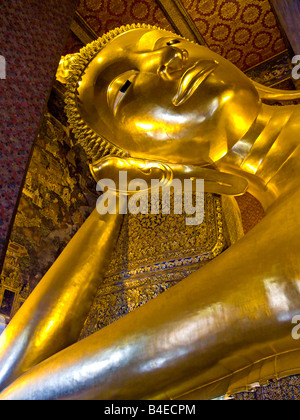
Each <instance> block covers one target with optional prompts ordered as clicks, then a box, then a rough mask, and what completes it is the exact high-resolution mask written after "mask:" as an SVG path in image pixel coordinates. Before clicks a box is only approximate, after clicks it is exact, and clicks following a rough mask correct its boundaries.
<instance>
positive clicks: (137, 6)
mask: <svg viewBox="0 0 300 420" xmlns="http://www.w3.org/2000/svg"><path fill="white" fill-rule="evenodd" d="M78 12H79V13H80V15H81V16H82V17H83V18H84V20H85V21H86V22H87V23H88V24H89V25H90V26H91V28H92V29H93V30H94V31H95V32H96V33H97V34H98V35H101V34H103V33H105V32H107V31H110V30H111V29H114V28H115V27H117V26H122V25H127V24H130V23H139V22H140V23H148V24H150V25H157V26H160V27H162V28H164V29H169V30H172V27H171V25H170V24H169V22H168V20H167V19H166V17H165V16H164V14H163V12H162V11H161V9H160V8H159V7H158V5H157V4H156V2H155V0H113V1H112V0H80V2H79V6H78Z"/></svg>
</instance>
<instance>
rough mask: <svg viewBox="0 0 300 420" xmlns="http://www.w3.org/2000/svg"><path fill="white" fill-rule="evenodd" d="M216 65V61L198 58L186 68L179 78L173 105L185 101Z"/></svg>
mask: <svg viewBox="0 0 300 420" xmlns="http://www.w3.org/2000/svg"><path fill="white" fill-rule="evenodd" d="M218 65H219V63H218V62H217V61H212V60H200V61H197V62H196V63H195V64H194V65H193V66H191V67H190V68H188V69H187V70H186V72H185V73H184V74H183V75H182V77H181V79H180V83H179V86H178V90H177V92H176V95H175V96H174V98H173V101H172V102H173V105H175V106H179V105H182V104H183V103H184V102H186V101H187V100H188V99H189V98H190V97H191V96H192V95H193V93H194V92H195V90H196V89H198V87H199V86H200V85H201V84H202V83H203V82H204V81H205V80H206V79H207V78H208V76H209V75H210V74H211V73H212V72H213V71H214V70H215V69H216V68H217V67H218Z"/></svg>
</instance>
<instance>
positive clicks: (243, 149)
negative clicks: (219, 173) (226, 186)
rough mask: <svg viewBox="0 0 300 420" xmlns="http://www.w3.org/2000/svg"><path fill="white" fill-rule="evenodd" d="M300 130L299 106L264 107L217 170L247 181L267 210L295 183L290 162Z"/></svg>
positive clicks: (250, 189)
mask: <svg viewBox="0 0 300 420" xmlns="http://www.w3.org/2000/svg"><path fill="white" fill-rule="evenodd" d="M299 130H300V105H297V106H268V105H265V104H263V105H262V108H261V112H260V114H259V115H258V117H257V119H256V121H255V122H254V124H253V125H252V127H251V128H250V130H249V131H248V132H247V133H246V135H245V136H244V137H243V138H242V139H241V140H240V141H238V142H237V143H236V144H235V146H234V147H233V148H232V149H231V150H230V151H229V152H228V153H227V155H226V156H224V157H223V158H222V159H221V160H220V161H219V162H218V163H217V166H218V167H219V168H220V169H221V170H225V171H227V172H231V173H235V174H239V175H243V176H244V177H246V178H247V179H248V182H249V192H250V193H252V194H253V195H254V196H256V197H257V198H258V199H259V200H260V201H261V202H262V205H263V206H264V207H265V208H268V207H269V206H270V205H271V204H272V202H274V200H276V199H277V198H278V197H279V196H280V195H282V194H283V193H284V192H285V191H286V190H287V189H288V188H290V187H291V186H292V183H293V182H294V179H291V177H292V178H294V177H293V171H294V170H295V167H294V166H295V159H291V158H292V157H294V156H295V155H296V154H299V147H298V146H299V144H300V141H299ZM298 161H299V160H298ZM297 165H299V166H298V169H299V170H300V162H299V164H297ZM283 181H284V182H283Z"/></svg>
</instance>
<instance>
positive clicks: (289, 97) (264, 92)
mask: <svg viewBox="0 0 300 420" xmlns="http://www.w3.org/2000/svg"><path fill="white" fill-rule="evenodd" d="M252 82H253V84H254V86H255V88H256V90H257V92H258V94H259V96H260V98H261V99H265V100H273V101H293V100H295V99H300V90H282V89H274V88H271V87H268V86H263V85H261V84H260V83H257V82H254V81H252Z"/></svg>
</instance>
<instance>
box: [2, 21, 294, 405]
mask: <svg viewBox="0 0 300 420" xmlns="http://www.w3.org/2000/svg"><path fill="white" fill-rule="evenodd" d="M67 73H68V72H67ZM68 77H69V81H68V98H67V102H68V105H67V110H68V113H69V121H70V123H71V125H72V126H73V129H74V131H75V133H76V135H77V137H78V140H79V142H81V144H83V145H84V147H85V149H86V150H87V153H88V154H89V157H90V158H91V160H92V163H91V170H92V172H93V174H94V177H95V179H96V180H98V179H101V178H102V177H103V173H105V174H106V175H107V173H109V175H110V176H111V177H114V176H116V174H117V172H118V169H120V168H124V166H125V167H126V168H127V169H128V170H129V171H131V172H132V174H133V175H132V177H133V178H134V177H137V176H139V177H140V176H141V174H143V176H144V177H146V178H151V176H154V174H155V177H156V178H157V174H160V175H161V177H162V178H163V177H167V175H166V173H167V174H171V177H176V178H181V179H185V178H187V177H188V178H203V179H204V180H205V189H206V191H212V192H216V193H220V194H229V195H230V194H232V195H238V194H242V193H244V192H245V190H246V188H247V185H248V191H249V192H250V193H251V194H253V195H254V196H255V197H256V198H257V199H258V200H259V201H260V202H261V203H262V205H263V206H264V209H265V211H266V216H265V218H264V219H263V220H262V221H261V222H260V223H259V224H258V225H257V226H256V227H255V228H254V229H253V230H251V231H250V232H249V233H248V234H247V235H245V236H244V237H243V238H242V239H241V240H240V241H238V243H236V244H234V245H232V246H231V247H230V248H229V249H227V250H226V251H225V252H224V253H222V254H221V255H219V256H218V257H217V258H215V259H214V260H213V261H211V262H210V263H209V264H207V265H206V266H205V267H203V268H201V269H200V270H199V271H196V272H195V273H193V274H192V275H190V276H188V277H187V278H185V279H184V280H183V281H181V282H180V283H178V284H177V285H176V286H174V287H172V288H171V289H169V290H167V291H166V292H164V293H163V294H161V295H160V296H158V297H157V298H155V299H153V300H151V301H150V302H148V303H147V304H146V305H144V306H143V307H141V308H139V309H137V310H135V311H134V312H132V313H130V314H128V315H127V316H125V317H123V318H122V319H120V320H118V321H117V322H115V323H113V324H112V325H110V326H108V327H106V328H104V329H102V330H100V331H98V332H97V333H95V334H92V335H91V336H89V337H87V338H85V339H83V340H81V341H79V342H77V340H78V336H79V333H80V330H81V328H82V325H83V322H84V320H85V318H86V316H87V313H88V311H89V308H90V306H91V302H92V300H93V297H94V296H95V291H96V289H97V287H98V284H99V279H101V276H103V270H104V267H105V263H106V261H107V260H109V258H110V253H111V251H112V248H113V246H114V241H113V239H114V238H115V237H116V236H117V233H118V230H119V228H120V224H121V219H122V215H121V214H119V213H120V212H117V214H114V215H113V214H106V215H100V214H98V213H97V211H96V210H95V211H94V212H93V213H92V215H91V216H90V217H89V219H88V220H87V221H86V222H85V224H84V225H83V226H82V228H81V229H80V230H79V232H78V233H77V234H76V235H75V237H74V238H73V239H72V240H71V242H70V244H69V245H68V246H67V248H66V249H65V251H64V252H63V253H62V255H61V256H60V257H59V258H58V260H57V261H56V262H55V264H54V265H53V266H52V268H51V269H50V270H49V272H48V273H47V274H46V276H45V277H44V278H43V279H42V281H41V282H40V283H39V285H38V286H37V287H36V289H35V290H34V292H33V293H32V294H31V295H30V297H29V298H28V300H27V301H26V302H25V303H24V305H23V306H22V308H21V309H20V310H19V312H18V313H17V314H16V315H15V317H14V318H13V320H12V321H11V323H10V324H9V326H8V328H7V329H6V330H5V331H4V333H3V334H2V335H1V337H0V384H1V389H2V390H3V391H2V393H1V394H0V398H2V399H62V398H64V399H68V398H69V399H168V398H172V399H176V398H177V399H184V398H192V399H195V398H205V399H206V398H213V397H217V396H220V395H224V394H225V393H227V392H228V393H232V392H235V391H239V390H244V389H247V386H249V385H250V384H252V383H256V382H261V381H265V380H267V379H270V378H279V377H283V376H287V375H291V374H293V373H300V366H299V362H298V360H299V356H300V352H299V350H300V342H299V341H297V340H295V339H294V338H293V336H292V329H293V323H292V321H293V317H294V316H295V315H300V299H299V297H300V258H299V253H300V239H299V234H298V230H299V228H300V219H299V217H298V205H300V191H299V190H300V175H299V168H300V148H299V140H298V139H299V130H300V107H299V106H296V105H295V106H282V107H277V106H270V105H266V104H265V103H262V98H264V99H270V98H273V99H281V100H285V99H291V98H293V97H295V98H297V97H299V93H298V92H296V93H285V92H283V91H275V90H272V89H267V88H263V87H262V86H259V85H254V84H253V83H252V82H251V81H250V80H249V79H248V78H247V77H246V76H245V75H244V74H243V73H242V72H240V71H239V70H238V69H237V68H236V67H235V66H234V65H232V64H231V63H229V62H228V61H227V60H225V59H223V58H222V57H220V56H218V55H217V54H215V53H213V52H211V51H209V50H208V49H206V48H204V47H201V46H199V45H197V44H193V43H190V42H188V41H187V40H185V39H183V38H181V37H178V36H177V35H174V34H172V33H170V32H167V31H164V30H160V29H157V28H151V27H149V26H147V25H141V26H132V27H127V28H119V29H118V30H116V31H112V32H111V33H109V34H108V35H106V36H105V37H103V38H102V39H101V40H98V41H96V42H95V43H93V44H92V45H90V46H88V47H86V48H85V49H84V50H83V51H81V53H80V54H78V55H76V56H75V57H74V58H73V60H72V65H71V70H70V73H69V75H68ZM106 152H109V153H110V155H111V156H114V157H111V158H106V159H105V160H100V161H99V159H100V158H101V156H103V154H104V153H106ZM145 169H147V170H145ZM105 171H106V172H105Z"/></svg>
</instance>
